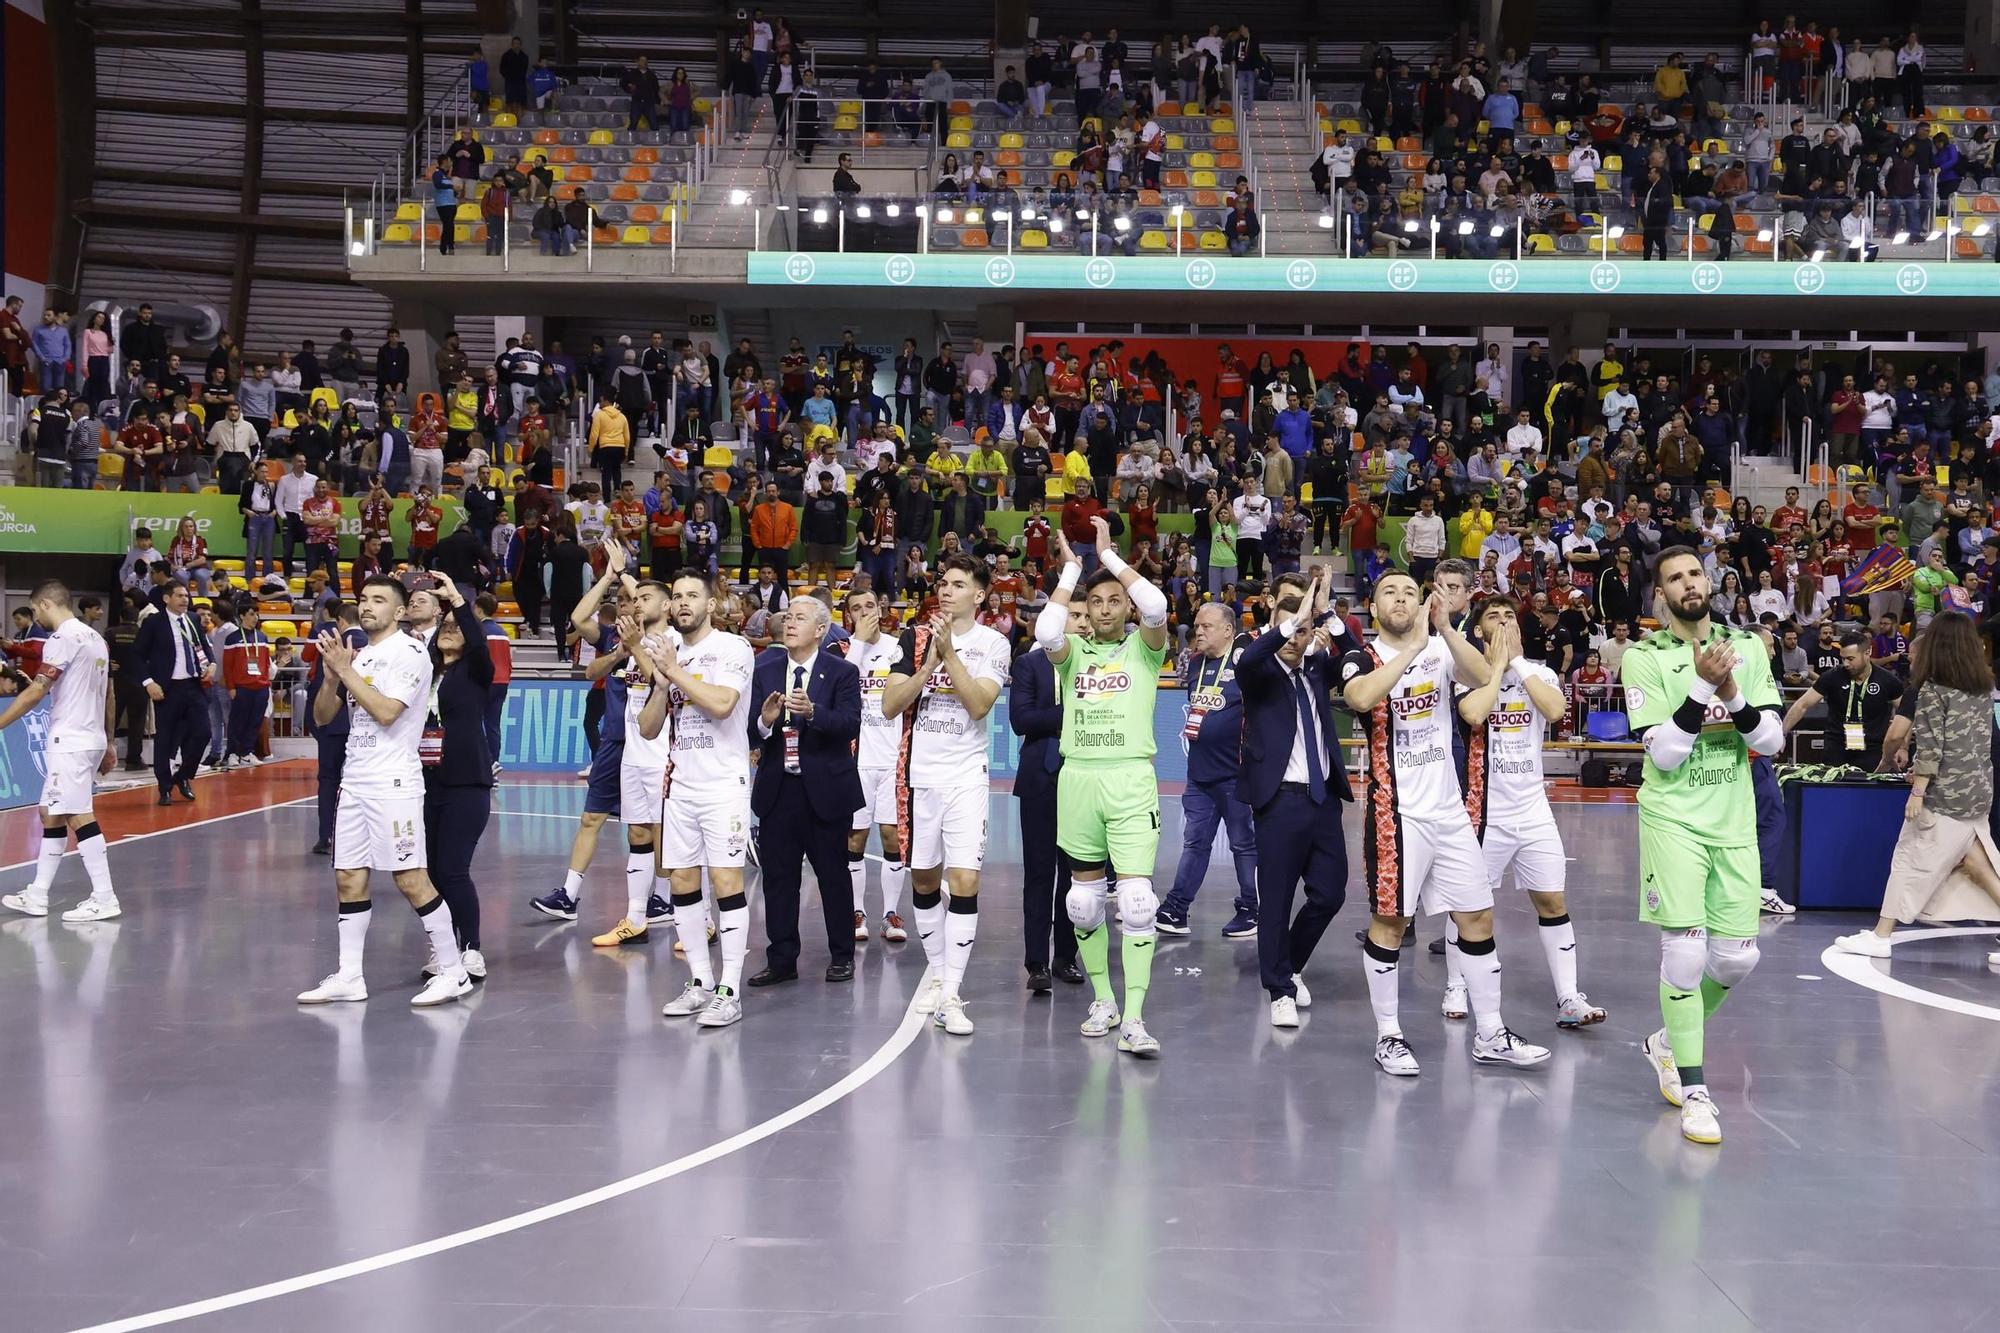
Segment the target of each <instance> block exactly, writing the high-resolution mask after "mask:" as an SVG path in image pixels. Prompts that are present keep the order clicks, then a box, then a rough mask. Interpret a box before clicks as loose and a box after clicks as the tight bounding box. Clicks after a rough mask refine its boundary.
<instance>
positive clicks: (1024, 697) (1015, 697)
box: [1007, 603, 1083, 995]
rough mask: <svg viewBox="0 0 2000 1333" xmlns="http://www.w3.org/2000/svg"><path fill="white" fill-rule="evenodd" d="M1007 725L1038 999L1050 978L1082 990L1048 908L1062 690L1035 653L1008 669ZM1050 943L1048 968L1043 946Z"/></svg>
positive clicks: (1065, 917)
mask: <svg viewBox="0 0 2000 1333" xmlns="http://www.w3.org/2000/svg"><path fill="white" fill-rule="evenodd" d="M1082 625H1083V606H1082V604H1081V603H1074V604H1072V605H1071V606H1070V609H1069V629H1070V632H1071V633H1073V634H1075V633H1081V632H1082ZM1012 679H1013V683H1012V685H1011V686H1010V689H1011V693H1010V694H1009V695H1008V697H1007V723H1008V725H1009V726H1011V727H1013V729H1014V734H1015V735H1016V736H1019V737H1020V738H1021V759H1020V764H1019V767H1018V768H1016V770H1015V772H1014V799H1015V800H1016V801H1018V802H1019V803H1020V804H1019V806H1018V810H1019V814H1020V819H1021V928H1022V933H1023V935H1024V936H1025V939H1024V941H1023V943H1024V945H1025V950H1024V954H1025V965H1026V967H1027V969H1028V989H1029V990H1030V991H1032V992H1034V993H1035V994H1036V995H1046V994H1048V993H1049V991H1051V990H1053V989H1054V988H1055V987H1054V985H1053V978H1054V977H1061V978H1062V979H1063V980H1064V981H1066V982H1068V983H1069V984H1070V985H1072V986H1080V985H1082V984H1083V969H1082V968H1080V967H1078V966H1077V963H1076V928H1075V927H1073V926H1072V925H1070V921H1069V913H1068V912H1058V911H1056V904H1057V903H1058V902H1060V901H1062V900H1063V899H1065V898H1066V897H1068V895H1069V857H1068V856H1066V855H1064V854H1063V850H1062V848H1060V847H1058V846H1056V775H1057V774H1058V773H1061V772H1062V749H1061V740H1062V716H1063V714H1062V691H1061V690H1060V689H1058V688H1057V685H1056V669H1055V667H1054V666H1053V665H1052V664H1051V663H1050V662H1049V655H1048V654H1047V653H1045V652H1043V651H1042V650H1041V649H1040V648H1036V649H1034V650H1033V651H1031V652H1029V653H1028V654H1026V655H1025V656H1023V657H1021V658H1020V659H1018V660H1017V661H1016V662H1015V663H1014V672H1013V678H1012ZM1051 935H1053V938H1054V942H1055V970H1054V972H1053V973H1051V972H1050V970H1049V943H1050V939H1051Z"/></svg>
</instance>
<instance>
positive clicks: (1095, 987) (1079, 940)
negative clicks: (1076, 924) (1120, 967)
mask: <svg viewBox="0 0 2000 1333" xmlns="http://www.w3.org/2000/svg"><path fill="white" fill-rule="evenodd" d="M1076 956H1077V958H1078V959H1080V960H1081V961H1082V963H1083V972H1084V975H1085V976H1087V977H1089V978H1090V989H1091V990H1092V992H1094V993H1095V994H1096V996H1097V998H1098V999H1100V1000H1108V999H1110V998H1111V927H1109V926H1106V925H1099V926H1097V927H1095V928H1094V929H1091V930H1079V931H1078V932H1076Z"/></svg>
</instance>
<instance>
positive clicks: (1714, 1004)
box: [1701, 977, 1729, 1018]
mask: <svg viewBox="0 0 2000 1333" xmlns="http://www.w3.org/2000/svg"><path fill="white" fill-rule="evenodd" d="M1728 998H1729V987H1727V986H1725V985H1723V984H1722V983H1721V982H1718V981H1716V980H1714V979H1713V978H1711V977H1703V978H1702V979H1701V1012H1702V1016H1703V1017H1704V1018H1713V1017H1714V1016H1715V1011H1716V1010H1718V1009H1720V1008H1721V1007H1722V1002H1723V1001H1724V1000H1726V999H1728Z"/></svg>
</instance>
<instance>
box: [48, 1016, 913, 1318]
mask: <svg viewBox="0 0 2000 1333" xmlns="http://www.w3.org/2000/svg"><path fill="white" fill-rule="evenodd" d="M928 1023H929V1020H928V1019H927V1018H926V1017H925V1016H924V1015H922V1014H919V1013H917V1012H916V1010H915V1008H914V1007H912V1008H911V1009H909V1010H906V1011H905V1012H904V1014H903V1021H902V1024H901V1025H900V1026H899V1027H897V1029H896V1030H895V1032H894V1033H892V1034H891V1035H890V1037H889V1040H887V1041H885V1042H883V1043H882V1045H881V1046H879V1047H877V1048H876V1050H875V1053H874V1054H873V1055H871V1056H869V1057H868V1059H867V1060H866V1061H865V1062H864V1063H863V1064H862V1065H861V1066H860V1067H858V1068H857V1069H855V1070H854V1071H853V1072H852V1073H850V1074H848V1075H847V1077H845V1078H843V1079H841V1080H840V1082H838V1083H835V1084H834V1085H832V1086H831V1087H829V1088H826V1089H825V1090H823V1091H821V1092H819V1093H817V1094H816V1095H814V1096H812V1097H810V1098H808V1099H807V1100H805V1101H803V1102H800V1103H799V1104H798V1105H796V1106H794V1107H791V1108H790V1109H788V1110H785V1111H781V1112H779V1113H778V1114H777V1115H775V1116H772V1117H771V1118H770V1119H769V1120H764V1121H761V1122H759V1123H758V1124H755V1125H752V1126H751V1127H750V1128H748V1129H746V1130H743V1131H742V1132H741V1133H738V1134H735V1135H732V1136H731V1137H729V1138H726V1139H724V1140H722V1141H721V1142H720V1143H713V1144H710V1145H709V1146H708V1147H706V1148H702V1149H700V1150H699V1151H696V1152H691V1153H689V1154H688V1155H687V1156H685V1157H676V1158H675V1159H674V1160H673V1161H671V1162H665V1163H663V1164H661V1165H659V1166H656V1167H653V1168H652V1169H650V1170H647V1171H641V1172H639V1173H638V1174H637V1175H633V1176H627V1177H625V1178H624V1179H623V1180H615V1181H613V1182H611V1183H610V1184H608V1185H600V1186H598V1187H597V1188H596V1189H594V1190H588V1191H586V1192H584V1193H582V1194H573V1195H571V1196H570V1197H569V1198H567V1199H559V1200H557V1201H556V1202H555V1203H548V1204H543V1205H542V1206H541V1207H540V1208H531V1209H529V1210H528V1211H527V1212H524V1213H515V1214H514V1215H513V1216H512V1217H503V1218H500V1219H498V1220H497V1221H493V1222H488V1223H485V1224H484V1225H482V1226H476V1227H470V1228H468V1229H466V1230H464V1231H454V1232H452V1233H451V1234H450V1235H448V1236H439V1237H438V1238H437V1239H435V1240H427V1241H420V1242H418V1243H417V1244H415V1245H406V1246H404V1247H403V1248H402V1249H400V1250H389V1251H387V1252H386V1253H383V1254H377V1255H371V1256H369V1257H368V1258H366V1259H357V1260H355V1261H353V1262H352V1263H345V1264H339V1265H336V1266H335V1267H332V1268H322V1269H320V1270H318V1271H317V1272H312V1273H303V1274H300V1275H299V1276H298V1277H291V1278H285V1279H283V1280H281V1281H278V1282H267V1283H265V1284H264V1285H262V1286H260V1287H245V1288H244V1289H243V1290H241V1291H233V1292H230V1293H229V1294H228V1295H226V1296H211V1297H210V1298H208V1299H207V1300H202V1301H190V1302H188V1303H187V1304H186V1305H176V1306H174V1307H173V1308H172V1309H167V1310H156V1311H154V1312H153V1313H151V1314H142V1315H135V1316H133V1317H132V1318H130V1319H120V1320H116V1321H114V1322H112V1323H109V1324H94V1325H92V1326H91V1327H89V1328H86V1329H80V1330H77V1333H124V1331H125V1330H127V1329H140V1328H158V1327H159V1326H160V1325H162V1324H172V1323H178V1322H180V1321H181V1320H184V1319H197V1318H200V1317H201V1316H203V1315H210V1314H216V1313H218V1312H220V1311H223V1310H233V1309H236V1308H237V1307H239V1306H244V1305H251V1304H254V1303H256V1302H258V1301H268V1300H271V1299H273V1298H274V1297H278V1296H289V1295H291V1294H293V1293H294V1292H300V1291H308V1290H310V1289H312V1288H314V1287H324V1286H326V1285H328V1284H329V1283H333V1282H339V1281H342V1280H343V1279H345V1278H350V1277H360V1276H361V1275H363V1274H365V1273H374V1272H379V1271H381V1270H382V1269H384V1268H393V1267H395V1266H396V1265H398V1264H407V1263H411V1262H413V1261H415V1260H418V1259H427V1258H429V1257H430V1256H431V1255H434V1254H442V1253H444V1252H445V1251H447V1250H455V1249H458V1248H460V1247H462V1246H466V1245H472V1244H475V1243H477V1242H479V1241H482V1240H491V1239H492V1238H493V1237H495V1236H504V1235H507V1234H508V1233H510V1232H514V1231H521V1230H524V1229H526V1228H528V1227H531V1226H535V1225H537V1224H539V1223H542V1222H549V1221H553V1220H555V1219H556V1218H558V1217H566V1216H568V1215H569V1214H571V1213H576V1212H581V1211H583V1210H584V1209H586V1208H594V1207H596V1206H597V1205H598V1204H600V1203H608V1202H610V1201H611V1200H613V1199H617V1198H621V1197H623V1196H624V1195H627V1194H631V1193H633V1192H634V1191H636V1190H642V1189H645V1188H646V1187H647V1186H648V1185H657V1184H659V1183H660V1182H661V1181H663V1180H671V1179H673V1178H674V1177H675V1176H678V1175H682V1174H684V1173H686V1172H689V1171H692V1170H694V1169H695V1168H696V1167H698V1166H706V1165H707V1164H708V1163H710V1162H713V1161H717V1160H719V1159H721V1158H724V1157H727V1156H729V1154H731V1153H733V1152H736V1151H737V1150H739V1149H742V1148H747V1147H749V1146H750V1145H751V1144H753V1143H759V1142H762V1141H763V1140H764V1139H768V1138H770V1137H771V1136H772V1135H774V1134H777V1133H779V1132H780V1131H783V1130H787V1129H790V1128H791V1127H792V1126H793V1125H796V1124H798V1123H799V1122H800V1121H802V1120H804V1119H806V1118H807V1117H809V1116H812V1115H816V1114H817V1113H819V1112H821V1111H824V1110H825V1109H826V1108H827V1107H829V1106H832V1105H833V1104H834V1103H836V1102H838V1101H840V1100H841V1099H843V1098H845V1097H847V1096H848V1095H849V1094H850V1093H853V1092H856V1091H858V1090H859V1089H861V1088H862V1087H864V1086H865V1085H866V1084H867V1083H868V1082H869V1081H870V1080H871V1079H873V1078H874V1077H875V1076H876V1075H877V1074H880V1073H881V1072H882V1071H883V1070H885V1069H887V1068H888V1067H889V1066H890V1065H892V1064H894V1063H895V1062H896V1059H897V1057H898V1056H900V1055H902V1054H903V1052H904V1051H907V1050H908V1049H909V1048H910V1046H911V1044H912V1043H914V1042H915V1041H916V1039H917V1033H919V1032H921V1031H922V1030H923V1029H924V1027H925V1026H927V1025H928Z"/></svg>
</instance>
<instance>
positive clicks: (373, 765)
mask: <svg viewBox="0 0 2000 1333" xmlns="http://www.w3.org/2000/svg"><path fill="white" fill-rule="evenodd" d="M354 673H355V674H356V675H357V676H360V677H361V679H362V680H364V681H366V682H367V683H368V684H369V685H371V686H373V687H374V688H375V689H376V690H377V691H379V692H380V693H382V694H384V695H386V696H388V697H389V698H391V699H394V700H395V701H396V702H397V703H400V704H402V705H403V711H402V712H401V713H400V714H398V715H397V717H396V720H395V721H394V722H391V723H390V724H389V725H388V726H386V727H385V726H383V725H382V724H381V723H379V722H377V721H376V720H375V717H374V715H373V714H372V713H370V712H369V711H368V710H367V709H366V708H363V707H362V706H361V704H360V702H359V701H357V700H355V699H353V698H351V697H350V699H349V701H348V707H347V762H346V764H345V766H344V767H343V768H342V769H341V771H340V785H341V787H342V788H343V789H345V790H348V791H352V792H355V793H357V794H359V795H365V796H385V795H397V794H403V795H415V796H421V795H423V794H424V763H423V759H422V757H421V756H420V755H419V753H418V751H419V748H420V746H421V744H422V741H423V736H424V722H425V720H426V717H427V715H428V713H429V707H430V697H431V654H430V649H429V648H427V647H425V646H424V645H423V644H422V643H421V642H419V641H418V640H417V639H416V638H414V637H413V636H411V635H408V634H403V633H400V632H399V633H396V634H391V635H389V636H387V637H386V638H384V639H383V640H382V641H381V642H379V643H371V644H369V645H368V646H367V647H365V648H363V649H362V650H361V651H360V652H358V653H356V654H355V655H354Z"/></svg>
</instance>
